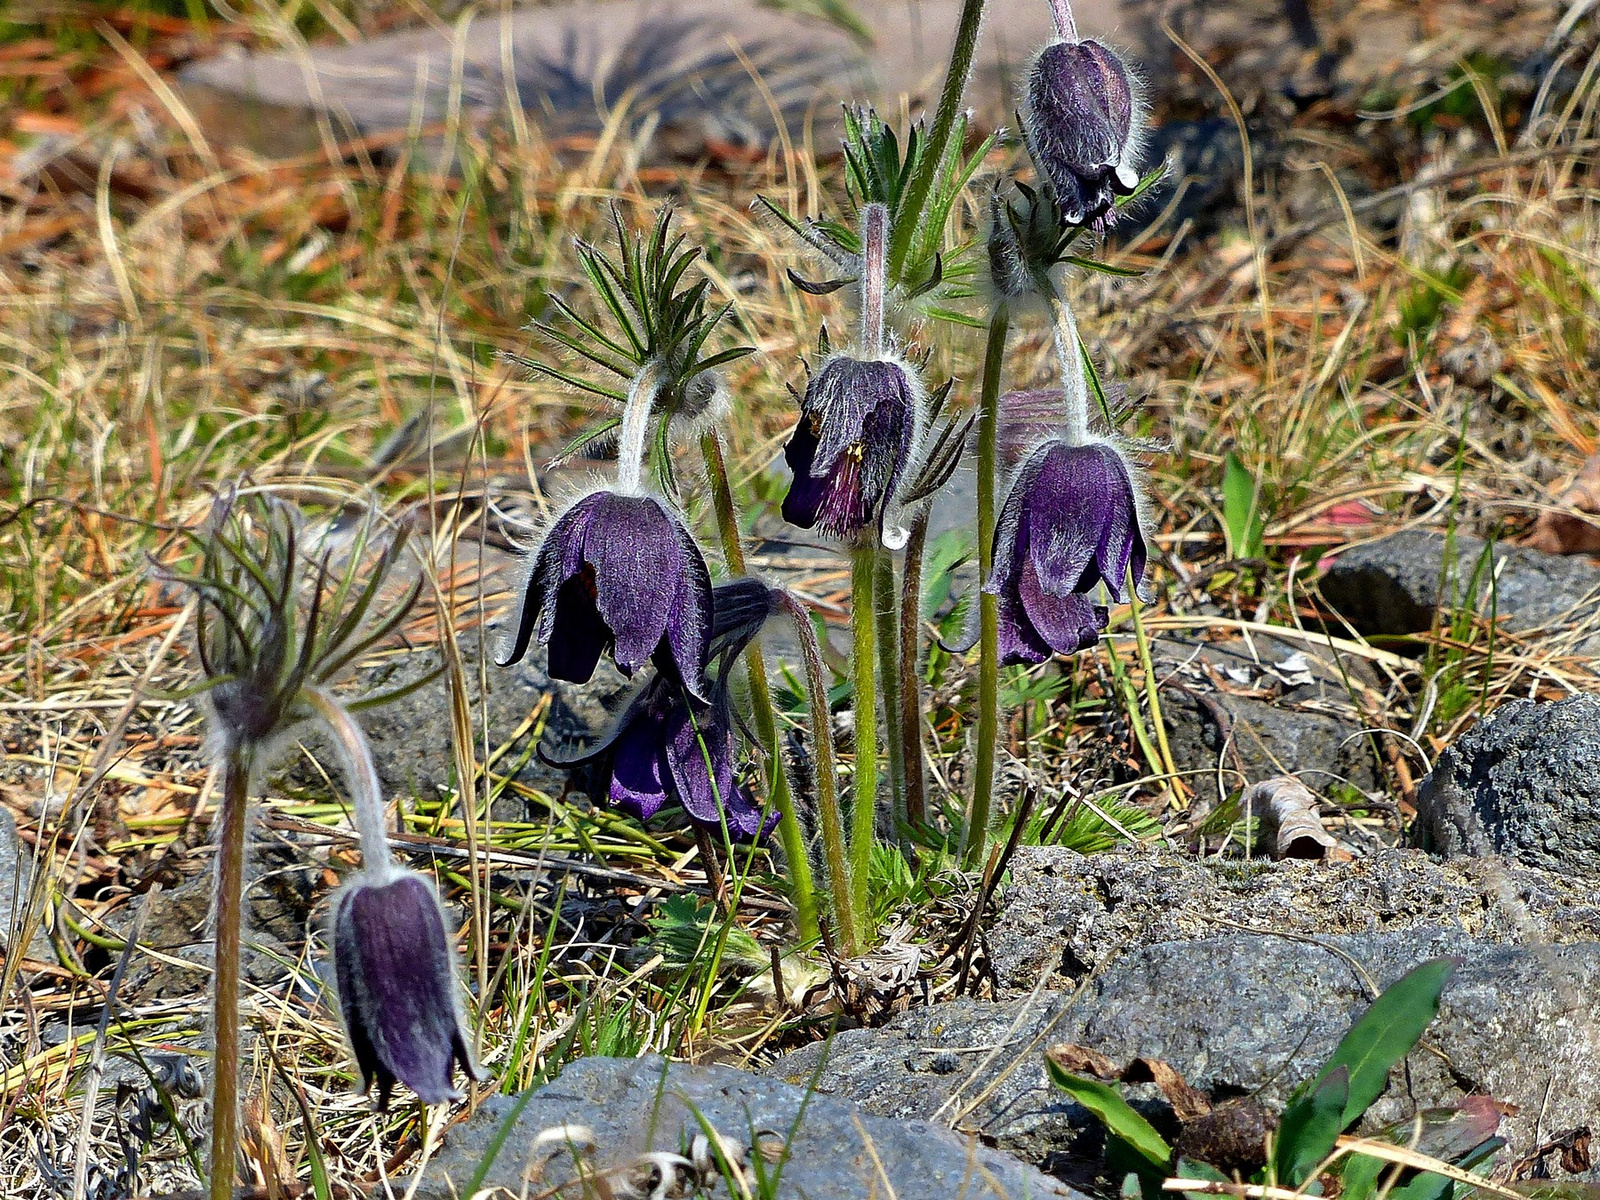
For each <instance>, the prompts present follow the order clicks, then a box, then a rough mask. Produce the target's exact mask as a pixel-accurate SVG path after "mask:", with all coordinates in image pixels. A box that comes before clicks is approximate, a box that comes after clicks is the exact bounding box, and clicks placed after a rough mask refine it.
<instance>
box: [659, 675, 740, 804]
mask: <svg viewBox="0 0 1600 1200" xmlns="http://www.w3.org/2000/svg"><path fill="white" fill-rule="evenodd" d="M666 733H667V740H666V757H667V765H668V767H669V768H670V770H671V776H672V783H673V790H674V791H675V792H676V795H677V801H678V803H679V804H681V805H682V806H683V811H684V812H686V813H688V814H689V817H690V819H691V820H693V821H694V822H695V823H696V824H699V825H703V826H707V827H709V828H712V829H720V828H721V827H722V817H721V813H722V809H723V807H724V805H725V804H726V803H727V802H728V801H729V800H730V799H731V797H732V796H733V790H734V784H733V730H732V728H731V727H730V726H728V724H727V723H726V722H723V721H719V720H717V719H716V718H715V717H714V716H713V715H712V714H711V712H710V711H709V710H708V711H707V712H706V713H705V714H704V715H702V716H701V717H700V718H699V720H698V721H693V720H691V719H690V714H689V708H688V705H684V704H680V705H678V706H677V707H675V708H674V709H673V711H672V714H671V715H670V716H669V717H668V718H667V729H666ZM702 739H704V743H705V745H704V748H703V749H702V747H701V741H702ZM707 759H709V760H710V767H709V769H708V768H707Z"/></svg>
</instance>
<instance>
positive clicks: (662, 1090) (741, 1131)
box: [416, 1057, 1082, 1200]
mask: <svg viewBox="0 0 1600 1200" xmlns="http://www.w3.org/2000/svg"><path fill="white" fill-rule="evenodd" d="M506 1122H510V1126H509V1130H508V1131H507V1133H506V1136H505V1139H504V1143H503V1145H502V1146H501V1148H500V1150H499V1151H498V1153H495V1154H494V1155H493V1160H492V1163H491V1164H490V1165H489V1167H488V1169H487V1171H486V1172H485V1173H484V1174H483V1175H482V1177H481V1178H478V1177H477V1174H478V1172H479V1170H480V1167H481V1165H482V1164H483V1163H484V1161H485V1159H486V1158H487V1157H488V1156H489V1155H490V1154H491V1153H492V1151H491V1143H492V1142H493V1140H494V1139H495V1138H496V1137H497V1136H499V1134H500V1131H501V1128H502V1126H503V1125H504V1124H505V1123H506ZM707 1126H709V1127H710V1128H712V1129H714V1130H715V1131H716V1132H717V1134H718V1135H720V1137H721V1138H722V1139H723V1140H724V1146H725V1149H726V1151H727V1153H728V1154H730V1155H733V1156H739V1155H741V1154H742V1155H745V1156H747V1157H748V1156H749V1154H750V1152H751V1146H752V1143H753V1142H758V1143H759V1148H758V1152H759V1151H765V1152H766V1155H767V1156H768V1158H769V1161H768V1162H766V1163H765V1164H764V1165H765V1170H766V1171H767V1172H768V1174H769V1175H775V1174H777V1173H778V1167H777V1164H776V1163H775V1162H773V1161H771V1160H772V1159H778V1160H779V1161H781V1162H782V1164H783V1165H782V1169H781V1173H782V1180H781V1185H780V1186H779V1187H778V1188H777V1189H776V1190H775V1191H773V1192H772V1193H770V1194H771V1195H772V1196H773V1197H774V1198H775V1200H776V1198H778V1197H790V1198H800V1197H813V1198H816V1200H821V1198H823V1197H827V1198H829V1200H849V1198H851V1197H862V1198H863V1200H865V1198H866V1197H869V1196H895V1195H898V1196H906V1197H913V1196H916V1197H922V1196H927V1197H935V1196H939V1197H943V1196H950V1197H954V1196H958V1195H959V1196H967V1197H970V1198H971V1200H1023V1198H1024V1197H1030V1198H1039V1197H1048V1196H1057V1197H1076V1193H1074V1192H1073V1191H1072V1190H1071V1189H1070V1188H1068V1187H1066V1186H1064V1185H1063V1184H1061V1183H1060V1182H1058V1181H1056V1180H1054V1179H1050V1178H1048V1177H1047V1176H1045V1175H1042V1174H1041V1173H1040V1172H1038V1171H1037V1170H1035V1169H1034V1168H1032V1167H1029V1166H1026V1165H1024V1164H1022V1163H1019V1162H1017V1161H1016V1160H1015V1159H1012V1158H1008V1157H1007V1156H1006V1155H1004V1154H999V1153H996V1152H995V1151H994V1150H992V1149H989V1148H988V1147H986V1146H984V1145H982V1144H981V1143H979V1142H978V1141H976V1140H975V1139H973V1138H971V1137H968V1136H963V1135H960V1134H956V1133H952V1132H951V1131H950V1130H948V1129H945V1128H941V1127H940V1126H938V1125H936V1124H933V1123H931V1122H928V1121H924V1120H910V1121H900V1120H894V1119H890V1118H886V1117H882V1116H875V1115H873V1114H872V1113H870V1112H867V1111H863V1110H862V1109H861V1108H859V1107H857V1106H856V1105H854V1104H851V1103H849V1102H848V1101H846V1100H842V1099H837V1098H833V1097H829V1096H819V1095H816V1094H814V1093H813V1091H812V1089H810V1088H808V1087H807V1086H806V1080H804V1079H801V1080H799V1081H798V1082H796V1083H794V1084H789V1083H783V1082H780V1081H778V1080H775V1079H771V1078H764V1077H762V1076H759V1075H753V1074H750V1073H749V1072H746V1071H739V1070H735V1069H734V1068H732V1067H725V1066H690V1065H688V1064H686V1063H671V1064H668V1063H666V1062H663V1061H662V1060H661V1059H660V1058H655V1057H649V1058H639V1059H620V1058H585V1059H580V1060H579V1061H578V1062H575V1063H573V1064H572V1065H571V1066H569V1067H567V1068H566V1070H564V1071H562V1073H561V1074H560V1075H559V1076H558V1077H557V1078H556V1079H555V1080H553V1081H552V1082H550V1083H548V1084H546V1085H545V1086H544V1087H542V1088H539V1089H538V1090H537V1091H535V1092H533V1093H532V1095H524V1096H521V1097H512V1096H497V1097H495V1098H494V1099H492V1100H489V1101H488V1102H487V1103H485V1104H484V1105H482V1106H481V1107H480V1108H479V1109H478V1111H477V1112H476V1113H475V1114H474V1115H473V1116H472V1118H471V1119H470V1120H468V1121H466V1122H465V1123H463V1124H461V1125H457V1126H455V1127H454V1128H452V1129H451V1130H450V1131H449V1132H448V1133H447V1134H446V1135H445V1142H444V1146H443V1148H442V1149H441V1151H440V1153H439V1155H438V1156H437V1157H436V1158H435V1159H434V1160H433V1162H432V1163H431V1164H429V1165H428V1166H427V1167H426V1168H425V1169H424V1171H423V1174H422V1180H421V1183H420V1185H419V1186H418V1189H417V1193H416V1195H417V1197H418V1198H419V1200H455V1198H456V1197H460V1196H466V1195H468V1194H469V1190H468V1188H469V1184H472V1183H473V1182H474V1180H475V1179H476V1183H477V1186H478V1187H479V1188H480V1189H495V1188H504V1189H505V1194H509V1195H528V1194H535V1193H536V1194H538V1195H552V1194H555V1193H556V1192H557V1191H559V1189H560V1185H561V1184H564V1183H569V1182H571V1181H573V1180H574V1179H575V1178H576V1171H575V1170H574V1157H575V1153H576V1157H578V1158H580V1159H581V1160H582V1162H583V1167H582V1168H581V1169H583V1170H586V1171H588V1172H590V1177H591V1178H593V1176H594V1174H595V1173H599V1172H606V1173H608V1174H609V1175H610V1177H611V1178H612V1179H614V1180H616V1181H618V1182H619V1183H620V1182H622V1181H632V1180H634V1179H637V1178H640V1177H641V1176H640V1175H637V1174H636V1173H639V1172H647V1171H648V1170H649V1162H648V1160H644V1159H642V1158H641V1156H643V1155H645V1154H648V1153H651V1152H662V1151H665V1152H668V1153H672V1154H678V1153H683V1152H684V1151H686V1150H692V1142H693V1139H694V1138H695V1137H696V1136H697V1135H700V1134H702V1133H703V1132H704V1130H705V1128H706V1127H707ZM546 1131H555V1132H550V1133H547V1132H546ZM541 1134H545V1135H546V1136H545V1137H544V1138H543V1139H542V1140H541V1138H540V1135H541ZM727 1190H728V1192H729V1194H734V1195H737V1194H739V1192H738V1190H737V1189H736V1188H734V1187H728V1189H727ZM646 1191H648V1189H647V1188H646V1189H644V1190H640V1191H637V1192H631V1193H628V1194H638V1195H644V1194H646ZM710 1191H712V1188H711V1187H708V1188H707V1192H708V1193H709V1192H710ZM470 1194H474V1195H477V1194H484V1193H483V1192H481V1191H480V1192H473V1193H470ZM560 1194H562V1195H566V1194H568V1193H567V1192H565V1191H560ZM573 1194H576V1192H574V1193H573ZM584 1194H585V1195H587V1194H589V1193H588V1191H587V1190H585V1191H584ZM597 1194H598V1193H597ZM618 1194H621V1190H620V1189H619V1192H618ZM670 1194H673V1195H680V1194H681V1195H687V1194H688V1193H687V1192H672V1193H670ZM695 1194H697V1195H698V1194H700V1193H699V1192H696V1193H695ZM717 1194H721V1193H720V1192H718V1193H717ZM758 1194H760V1195H767V1194H769V1193H767V1192H765V1191H762V1192H759V1193H758ZM1077 1200H1082V1198H1081V1197H1077Z"/></svg>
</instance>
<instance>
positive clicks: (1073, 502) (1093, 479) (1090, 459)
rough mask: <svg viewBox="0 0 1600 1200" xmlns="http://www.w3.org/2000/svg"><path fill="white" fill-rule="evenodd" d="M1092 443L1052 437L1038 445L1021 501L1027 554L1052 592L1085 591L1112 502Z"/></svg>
mask: <svg viewBox="0 0 1600 1200" xmlns="http://www.w3.org/2000/svg"><path fill="white" fill-rule="evenodd" d="M1095 450H1096V447H1091V446H1069V445H1067V444H1066V443H1065V442H1060V441H1056V442H1051V443H1049V444H1047V445H1046V446H1045V447H1043V448H1042V449H1041V450H1039V451H1038V453H1037V454H1036V456H1035V458H1036V459H1037V461H1038V462H1039V470H1038V473H1037V474H1036V475H1035V476H1034V479H1033V486H1032V487H1030V488H1029V489H1028V492H1027V495H1026V497H1025V499H1024V501H1023V503H1024V504H1025V505H1026V507H1027V522H1028V554H1029V556H1030V557H1031V558H1032V560H1033V569H1034V571H1035V572H1036V573H1037V574H1038V577H1039V581H1040V582H1041V583H1042V584H1043V586H1044V587H1046V588H1048V589H1049V590H1050V591H1052V592H1058V593H1062V594H1065V593H1067V592H1081V591H1087V590H1088V589H1089V588H1091V587H1093V586H1094V582H1095V581H1094V579H1093V578H1092V576H1091V575H1090V572H1089V566H1090V564H1091V563H1092V562H1093V561H1094V557H1095V551H1096V549H1097V548H1098V547H1099V546H1100V544H1101V540H1102V539H1101V530H1102V529H1103V528H1104V522H1105V519H1106V514H1107V511H1108V504H1114V500H1112V499H1111V498H1109V497H1108V496H1107V494H1106V490H1105V479H1104V478H1103V475H1104V471H1103V465H1102V463H1101V461H1100V456H1099V455H1098V454H1097V453H1096V452H1095Z"/></svg>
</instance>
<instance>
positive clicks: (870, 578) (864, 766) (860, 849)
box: [850, 534, 878, 919]
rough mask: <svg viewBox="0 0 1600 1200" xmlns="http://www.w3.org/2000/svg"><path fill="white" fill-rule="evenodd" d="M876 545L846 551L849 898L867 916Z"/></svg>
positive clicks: (873, 806) (873, 781) (873, 783)
mask: <svg viewBox="0 0 1600 1200" xmlns="http://www.w3.org/2000/svg"><path fill="white" fill-rule="evenodd" d="M877 567H878V545H877V542H876V541H875V540H873V538H872V536H871V535H870V534H869V535H867V536H865V537H863V538H862V539H861V541H859V542H858V543H857V544H856V546H855V548H854V549H852V550H851V551H850V568H851V569H850V594H851V605H850V631H851V634H852V640H853V643H854V647H853V649H854V652H853V654H852V656H851V667H852V668H853V669H854V672H855V679H854V682H855V722H856V736H855V749H856V761H855V793H854V796H853V798H852V800H851V802H850V876H851V878H850V886H851V891H852V894H851V897H850V898H851V902H852V904H853V905H854V906H855V909H856V911H857V912H858V913H860V914H862V918H863V919H865V916H866V913H867V912H868V911H870V910H869V909H868V907H867V904H868V875H869V873H870V871H871V869H872V842H873V836H874V831H875V829H876V826H877V817H878V676H877V667H878V619H877V614H876V613H874V612H873V611H872V610H873V607H874V605H873V602H872V598H873V582H874V576H875V574H876V572H877Z"/></svg>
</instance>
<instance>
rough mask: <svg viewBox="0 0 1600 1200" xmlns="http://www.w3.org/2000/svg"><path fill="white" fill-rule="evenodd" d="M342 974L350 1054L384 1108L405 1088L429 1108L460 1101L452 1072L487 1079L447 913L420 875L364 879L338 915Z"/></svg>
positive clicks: (337, 956) (341, 902)
mask: <svg viewBox="0 0 1600 1200" xmlns="http://www.w3.org/2000/svg"><path fill="white" fill-rule="evenodd" d="M333 953H334V971H335V976H336V979H337V982H338V987H339V1006H340V1008H341V1009H342V1010H343V1013H344V1025H345V1030H346V1032H347V1033H348V1034H349V1036H350V1048H351V1049H352V1050H353V1051H354V1052H355V1056H356V1062H357V1064H358V1065H359V1066H360V1067H361V1078H362V1082H363V1084H364V1085H365V1086H366V1087H367V1088H369V1089H370V1088H371V1087H372V1085H373V1082H374V1081H376V1083H377V1085H378V1108H379V1110H380V1111H382V1110H384V1109H386V1108H388V1106H389V1093H390V1091H391V1090H392V1089H393V1087H394V1085H395V1081H396V1080H399V1081H400V1082H401V1083H403V1084H405V1085H406V1086H407V1087H409V1088H410V1089H411V1090H412V1091H414V1092H415V1093H416V1094H417V1096H418V1097H419V1098H421V1100H422V1101H423V1103H425V1104H435V1103H437V1102H438V1101H440V1100H459V1099H461V1096H462V1093H461V1092H460V1091H458V1090H457V1089H456V1088H455V1087H454V1086H453V1085H452V1084H451V1080H450V1069H451V1066H452V1065H453V1064H454V1063H457V1062H459V1063H460V1064H461V1069H462V1070H463V1071H465V1072H466V1073H467V1074H468V1075H470V1076H472V1077H473V1078H480V1076H479V1073H478V1069H477V1068H476V1067H475V1066H473V1063H472V1054H471V1052H470V1051H469V1050H468V1048H467V1036H466V1030H465V1029H464V1028H463V1026H462V1022H461V1008H460V1005H459V1004H458V1003H457V999H456V970H455V956H454V954H452V952H451V948H450V939H449V937H448V935H447V934H446V933H445V924H444V913H443V911H442V910H441V909H440V907H439V900H438V897H437V896H436V895H435V894H434V890H433V888H432V887H430V886H429V885H428V883H427V882H426V881H425V880H424V879H423V878H422V877H421V876H420V875H415V874H412V873H411V872H409V871H406V872H393V873H392V874H390V875H389V877H388V878H387V879H386V880H379V881H376V882H373V881H369V880H367V879H358V880H357V881H356V882H355V883H354V884H352V885H351V886H350V887H349V888H348V889H347V890H346V891H345V892H344V893H343V894H342V895H340V897H339V899H338V900H337V901H336V903H335V905H334V910H333Z"/></svg>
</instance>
